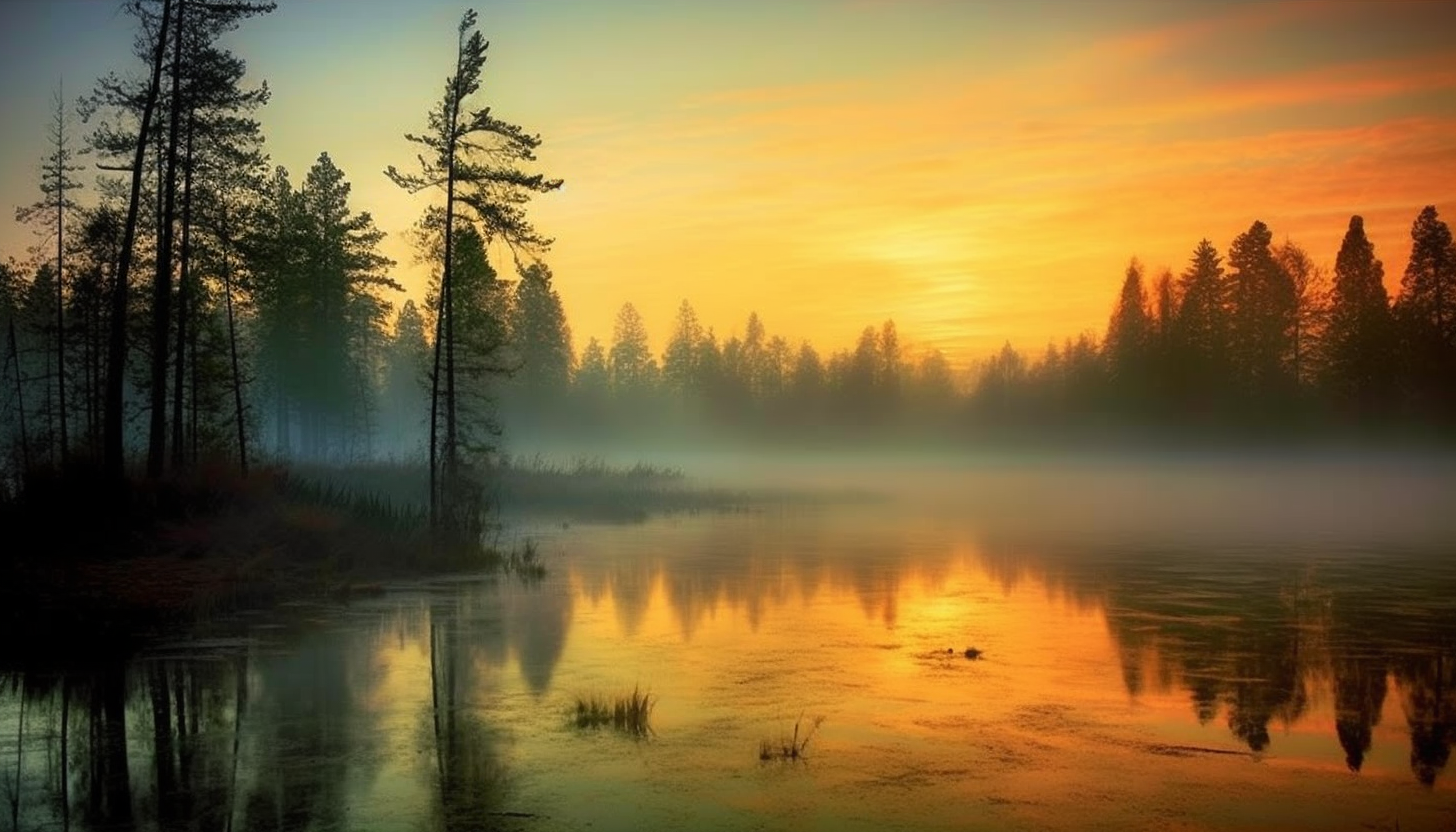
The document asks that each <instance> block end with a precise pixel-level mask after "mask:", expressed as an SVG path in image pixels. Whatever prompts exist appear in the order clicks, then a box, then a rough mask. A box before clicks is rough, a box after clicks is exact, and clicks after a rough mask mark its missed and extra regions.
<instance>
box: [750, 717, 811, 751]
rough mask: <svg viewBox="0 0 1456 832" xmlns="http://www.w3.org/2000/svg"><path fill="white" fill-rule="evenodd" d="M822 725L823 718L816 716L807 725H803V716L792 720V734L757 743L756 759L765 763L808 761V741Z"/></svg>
mask: <svg viewBox="0 0 1456 832" xmlns="http://www.w3.org/2000/svg"><path fill="white" fill-rule="evenodd" d="M823 723H824V717H822V716H816V717H814V719H813V720H812V721H811V722H810V723H809V724H807V725H805V723H804V715H803V714H799V718H798V719H796V720H794V732H793V733H792V734H785V735H783V736H781V737H779V738H778V739H776V740H773V739H765V740H760V741H759V743H758V759H760V760H763V761H765V762H768V761H771V760H782V761H793V760H804V759H808V753H807V752H808V748H809V740H811V739H813V738H814V733H815V732H816V731H818V730H819V726H820V725H822V724H823Z"/></svg>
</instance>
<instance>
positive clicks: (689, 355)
mask: <svg viewBox="0 0 1456 832" xmlns="http://www.w3.org/2000/svg"><path fill="white" fill-rule="evenodd" d="M702 340H703V325H702V324H701V323H699V321H698V313H697V312H696V311H695V310H694V309H693V306H692V304H690V303H688V302H687V300H686V299H684V300H683V302H682V303H681V304H680V305H679V306H678V308H677V318H676V320H674V322H673V326H672V335H670V336H669V337H668V339H667V349H665V350H663V352H662V382H663V386H664V387H666V388H667V389H668V390H670V391H672V392H674V393H677V394H678V395H684V394H686V393H687V392H688V391H690V390H692V389H693V388H694V386H695V385H696V382H697V359H698V344H699V342H701V341H702Z"/></svg>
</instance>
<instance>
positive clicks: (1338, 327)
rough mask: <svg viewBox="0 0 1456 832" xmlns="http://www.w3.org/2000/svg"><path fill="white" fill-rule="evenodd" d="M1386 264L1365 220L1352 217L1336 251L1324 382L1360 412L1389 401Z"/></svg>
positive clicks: (1338, 400) (1343, 405)
mask: <svg viewBox="0 0 1456 832" xmlns="http://www.w3.org/2000/svg"><path fill="white" fill-rule="evenodd" d="M1391 327H1392V319H1391V316H1390V301H1389V298H1388V297H1387V295H1386V293H1385V267H1384V266H1383V265H1382V264H1381V262H1380V261H1379V260H1378V259H1376V257H1375V247H1374V245H1372V244H1371V242H1370V240H1369V238H1368V237H1366V236H1365V220H1364V219H1363V218H1361V217H1359V216H1353V217H1351V218H1350V226H1349V228H1348V229H1347V230H1346V231H1345V239H1344V240H1343V241H1342V242H1341V243H1340V252H1339V254H1338V255H1336V257H1335V278H1334V285H1333V286H1332V287H1331V291H1330V320H1329V328H1328V331H1327V333H1326V337H1325V350H1324V351H1325V359H1326V368H1325V386H1326V388H1327V389H1328V390H1329V391H1330V393H1331V395H1332V396H1333V397H1334V399H1335V402H1336V403H1337V405H1338V406H1339V407H1340V408H1341V409H1343V410H1346V411H1348V412H1350V413H1351V414H1352V415H1354V416H1356V417H1357V418H1367V417H1370V416H1373V415H1375V414H1377V413H1378V412H1379V411H1380V410H1381V409H1383V408H1385V407H1387V406H1388V397H1389V394H1390V392H1391V390H1392V386H1391V383H1390V382H1391V375H1390V368H1391V365H1392V360H1393V359H1394V350H1393V347H1394V342H1393V340H1392V335H1393V331H1392V329H1391Z"/></svg>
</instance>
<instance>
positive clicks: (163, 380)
mask: <svg viewBox="0 0 1456 832" xmlns="http://www.w3.org/2000/svg"><path fill="white" fill-rule="evenodd" d="M186 9H187V4H186V0H177V31H176V32H175V33H174V34H173V37H172V100H171V118H170V119H169V121H168V124H167V159H166V163H167V164H166V173H165V183H164V188H163V190H164V191H165V194H166V196H165V202H164V204H163V206H162V216H161V228H160V240H159V242H158V245H157V269H156V275H155V277H154V280H153V283H152V368H151V382H152V389H151V394H152V395H151V404H152V410H151V424H150V429H149V430H148V432H147V476H148V477H151V478H156V477H160V476H161V475H162V464H163V462H164V461H165V456H166V452H167V333H168V330H169V328H170V325H171V314H172V237H173V225H174V223H173V219H174V218H175V216H176V211H177V142H178V139H179V136H178V134H179V133H180V132H181V127H182V124H181V118H180V116H181V113H180V112H179V105H180V97H181V93H182V40H183V39H182V25H183V20H184V18H185V14H186Z"/></svg>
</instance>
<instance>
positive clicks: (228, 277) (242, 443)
mask: <svg viewBox="0 0 1456 832" xmlns="http://www.w3.org/2000/svg"><path fill="white" fill-rule="evenodd" d="M222 211H223V214H222V224H223V229H222V231H223V233H222V237H223V239H222V291H223V300H224V303H225V304H226V306H227V324H228V358H229V360H230V362H231V363H232V371H233V385H232V386H233V419H234V420H235V421H236V422H237V426H238V468H239V470H240V471H241V472H242V475H243V476H245V477H246V476H247V475H248V442H247V435H246V432H245V431H246V428H245V427H244V425H243V378H242V375H241V374H240V373H239V372H238V330H237V324H236V322H235V320H234V318H233V283H232V272H231V270H230V268H229V265H228V256H227V244H228V241H227V208H226V207H224V208H223V209H222ZM229 821H231V818H229Z"/></svg>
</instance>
